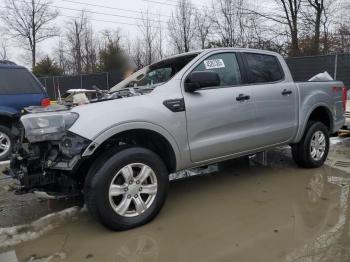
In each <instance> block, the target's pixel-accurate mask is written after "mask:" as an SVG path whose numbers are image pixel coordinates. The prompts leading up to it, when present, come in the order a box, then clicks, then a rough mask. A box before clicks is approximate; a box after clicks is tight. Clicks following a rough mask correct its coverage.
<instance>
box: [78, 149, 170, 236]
mask: <svg viewBox="0 0 350 262" xmlns="http://www.w3.org/2000/svg"><path fill="white" fill-rule="evenodd" d="M146 173H147V174H148V175H147V176H146V175H145V174H146ZM143 176H145V177H146V178H145V179H142V177H143ZM168 185H169V175H168V171H167V168H166V166H165V165H164V163H163V161H162V160H161V159H160V157H159V156H158V155H156V154H155V153H153V152H152V151H150V150H148V149H145V148H141V147H130V148H124V149H121V150H114V152H113V151H111V152H108V153H106V154H105V155H103V156H101V157H100V158H99V159H97V160H96V162H95V164H94V165H93V166H92V167H91V169H90V171H89V173H88V176H87V178H86V181H85V186H84V197H85V202H86V204H87V208H88V210H89V212H90V213H91V214H92V216H93V217H94V218H96V219H97V220H98V221H100V222H101V223H102V224H103V225H104V226H105V227H107V228H109V229H112V230H117V231H120V230H127V229H131V228H134V227H138V226H141V225H143V224H146V223H148V222H149V221H151V220H152V219H153V218H154V217H155V216H156V215H157V214H158V213H159V211H160V210H161V208H162V206H163V204H164V202H165V199H166V195H167V191H168ZM113 190H116V191H113Z"/></svg>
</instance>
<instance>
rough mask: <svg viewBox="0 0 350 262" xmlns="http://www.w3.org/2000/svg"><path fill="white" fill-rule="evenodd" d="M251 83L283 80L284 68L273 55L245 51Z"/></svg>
mask: <svg viewBox="0 0 350 262" xmlns="http://www.w3.org/2000/svg"><path fill="white" fill-rule="evenodd" d="M245 57H246V60H247V64H248V74H249V82H250V83H267V82H276V81H279V80H282V79H283V77H284V75H283V70H282V68H281V65H280V63H279V62H278V60H277V58H276V57H275V56H272V55H263V54H254V53H245Z"/></svg>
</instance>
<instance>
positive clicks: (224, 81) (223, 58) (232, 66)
mask: <svg viewBox="0 0 350 262" xmlns="http://www.w3.org/2000/svg"><path fill="white" fill-rule="evenodd" d="M196 71H213V72H216V73H217V74H218V75H219V77H220V86H232V85H238V84H240V83H241V73H240V71H239V66H238V62H237V58H236V55H235V54H234V53H221V54H215V55H212V56H209V57H207V58H205V59H204V61H202V62H201V63H200V64H199V65H197V66H196V68H195V69H194V70H193V72H196Z"/></svg>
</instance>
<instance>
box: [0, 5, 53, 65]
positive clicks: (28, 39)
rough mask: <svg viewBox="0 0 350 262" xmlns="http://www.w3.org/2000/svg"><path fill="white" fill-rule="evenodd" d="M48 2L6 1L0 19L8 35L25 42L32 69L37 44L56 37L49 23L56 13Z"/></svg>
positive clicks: (34, 62)
mask: <svg viewBox="0 0 350 262" xmlns="http://www.w3.org/2000/svg"><path fill="white" fill-rule="evenodd" d="M49 4H50V1H49V0H30V1H28V2H27V1H16V0H6V3H5V5H6V9H5V10H4V11H3V12H1V14H0V15H1V19H2V21H3V22H4V24H6V25H7V27H8V33H9V34H10V35H12V36H14V37H16V38H18V39H19V40H20V41H24V42H25V47H26V48H27V46H28V47H29V50H30V52H31V60H32V61H31V63H32V67H34V66H35V64H36V52H37V45H38V43H40V42H42V41H44V40H46V39H48V38H51V37H53V36H56V35H57V29H56V28H55V27H54V26H51V22H52V21H53V20H54V19H55V18H56V17H57V15H58V12H57V11H56V10H52V9H51V8H50V6H49Z"/></svg>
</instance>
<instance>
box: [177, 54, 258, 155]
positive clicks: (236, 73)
mask: <svg viewBox="0 0 350 262" xmlns="http://www.w3.org/2000/svg"><path fill="white" fill-rule="evenodd" d="M239 65H240V62H239V55H237V54H236V53H234V52H228V51H227V52H219V53H215V54H212V53H211V54H208V55H207V56H206V57H205V58H203V59H202V60H201V61H199V62H198V63H197V64H196V65H194V67H193V68H192V69H191V70H190V72H189V73H191V72H193V71H206V70H210V71H214V72H217V73H218V75H219V77H220V82H221V83H220V86H215V87H208V88H205V89H200V90H197V91H195V92H193V93H189V92H184V99H185V105H186V119H187V133H188V141H189V147H190V152H191V160H192V161H193V162H201V161H204V160H208V159H213V158H219V157H223V156H226V155H230V154H233V153H238V152H241V151H244V150H247V149H250V148H251V147H252V143H251V141H250V135H251V134H252V132H254V107H253V105H252V101H251V100H250V97H251V89H250V87H249V86H244V85H242V82H243V81H242V72H241V68H240V66H239Z"/></svg>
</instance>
